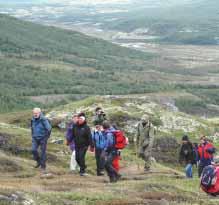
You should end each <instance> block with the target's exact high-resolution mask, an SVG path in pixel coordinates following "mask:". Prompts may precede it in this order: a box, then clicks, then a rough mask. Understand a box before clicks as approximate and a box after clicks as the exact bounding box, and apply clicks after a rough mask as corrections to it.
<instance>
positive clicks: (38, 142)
mask: <svg viewBox="0 0 219 205" xmlns="http://www.w3.org/2000/svg"><path fill="white" fill-rule="evenodd" d="M47 141H48V138H47V137H43V138H35V137H33V138H32V154H33V158H34V160H35V161H36V162H37V163H38V164H39V165H40V166H41V168H42V169H45V168H46V148H47ZM39 147H40V151H41V153H40V154H39V152H38V149H39Z"/></svg>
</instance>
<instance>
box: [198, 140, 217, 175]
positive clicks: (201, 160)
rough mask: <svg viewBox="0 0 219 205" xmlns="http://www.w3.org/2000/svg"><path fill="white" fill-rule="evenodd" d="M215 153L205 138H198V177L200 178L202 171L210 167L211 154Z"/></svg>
mask: <svg viewBox="0 0 219 205" xmlns="http://www.w3.org/2000/svg"><path fill="white" fill-rule="evenodd" d="M214 153H215V148H214V146H213V145H212V144H211V143H210V142H208V140H207V138H206V137H205V136H202V137H201V138H200V145H199V146H198V176H199V177H200V176H201V174H202V171H203V169H204V168H205V167H206V166H208V165H211V163H212V161H213V154H214Z"/></svg>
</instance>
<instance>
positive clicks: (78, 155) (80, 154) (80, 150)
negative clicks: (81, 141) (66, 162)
mask: <svg viewBox="0 0 219 205" xmlns="http://www.w3.org/2000/svg"><path fill="white" fill-rule="evenodd" d="M87 149H88V147H75V159H76V161H77V163H78V165H79V167H80V173H81V174H83V173H85V169H86V167H87V166H86V164H85V156H86V152H87Z"/></svg>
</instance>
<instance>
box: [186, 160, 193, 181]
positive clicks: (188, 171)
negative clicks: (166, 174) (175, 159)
mask: <svg viewBox="0 0 219 205" xmlns="http://www.w3.org/2000/svg"><path fill="white" fill-rule="evenodd" d="M185 172H186V177H187V178H192V164H191V163H189V164H187V165H186V167H185Z"/></svg>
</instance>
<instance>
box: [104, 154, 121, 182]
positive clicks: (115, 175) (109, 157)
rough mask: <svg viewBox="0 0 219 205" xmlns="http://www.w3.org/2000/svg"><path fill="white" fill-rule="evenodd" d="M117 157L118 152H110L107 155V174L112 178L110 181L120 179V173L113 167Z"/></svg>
mask: <svg viewBox="0 0 219 205" xmlns="http://www.w3.org/2000/svg"><path fill="white" fill-rule="evenodd" d="M116 156H117V151H114V150H113V151H109V152H108V153H106V162H105V169H106V172H107V174H108V176H109V178H110V181H113V180H117V178H118V173H117V171H116V170H115V168H114V167H113V160H114V159H115V157H116Z"/></svg>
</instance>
